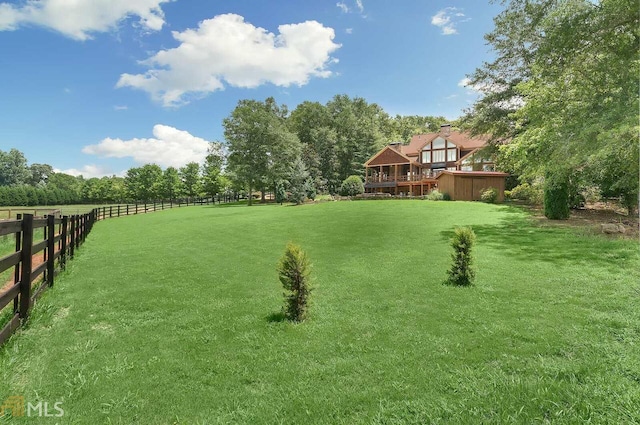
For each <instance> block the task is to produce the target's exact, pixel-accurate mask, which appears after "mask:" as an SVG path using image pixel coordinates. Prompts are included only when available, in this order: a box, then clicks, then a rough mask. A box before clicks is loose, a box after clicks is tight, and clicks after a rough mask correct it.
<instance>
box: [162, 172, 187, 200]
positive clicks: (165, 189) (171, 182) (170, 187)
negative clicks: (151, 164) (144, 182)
mask: <svg viewBox="0 0 640 425" xmlns="http://www.w3.org/2000/svg"><path fill="white" fill-rule="evenodd" d="M181 185H182V182H181V181H180V174H179V173H178V169H177V168H175V167H167V168H166V169H165V170H164V172H163V173H162V184H161V186H160V197H161V198H163V199H166V200H169V201H173V200H175V199H176V198H177V197H178V194H179V193H180V191H181V189H180V187H181Z"/></svg>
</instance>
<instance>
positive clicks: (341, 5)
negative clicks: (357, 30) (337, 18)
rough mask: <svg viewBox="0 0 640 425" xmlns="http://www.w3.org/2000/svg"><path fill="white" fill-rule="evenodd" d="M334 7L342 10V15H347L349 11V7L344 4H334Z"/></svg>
mask: <svg viewBox="0 0 640 425" xmlns="http://www.w3.org/2000/svg"><path fill="white" fill-rule="evenodd" d="M336 6H338V8H339V9H340V10H342V13H349V10H350V9H349V6H347V5H346V3H344V2H341V1H340V2H338V3H336Z"/></svg>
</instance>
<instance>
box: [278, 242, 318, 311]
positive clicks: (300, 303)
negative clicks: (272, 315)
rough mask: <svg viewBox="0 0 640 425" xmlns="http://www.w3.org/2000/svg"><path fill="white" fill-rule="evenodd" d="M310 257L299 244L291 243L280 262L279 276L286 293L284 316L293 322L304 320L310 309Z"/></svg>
mask: <svg viewBox="0 0 640 425" xmlns="http://www.w3.org/2000/svg"><path fill="white" fill-rule="evenodd" d="M309 274H310V265H309V259H308V258H307V255H306V254H305V252H304V251H302V249H300V247H299V246H298V245H295V244H293V243H289V244H288V245H287V249H286V250H285V253H284V256H283V257H282V258H281V259H280V262H279V263H278V276H279V279H280V282H281V283H282V286H283V287H284V290H285V293H284V297H285V305H284V308H283V313H284V316H285V317H286V318H287V319H288V320H291V321H293V322H302V321H304V320H305V319H306V318H307V315H308V311H309V296H310V295H311V285H310V278H309Z"/></svg>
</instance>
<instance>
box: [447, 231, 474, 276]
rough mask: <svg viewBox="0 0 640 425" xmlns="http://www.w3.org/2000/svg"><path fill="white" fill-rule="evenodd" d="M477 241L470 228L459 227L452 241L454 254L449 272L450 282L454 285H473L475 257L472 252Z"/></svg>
mask: <svg viewBox="0 0 640 425" xmlns="http://www.w3.org/2000/svg"><path fill="white" fill-rule="evenodd" d="M475 240H476V234H475V233H474V232H473V229H471V228H470V227H457V228H456V230H455V233H454V235H453V239H452V241H451V246H452V247H453V254H451V259H452V260H453V264H451V269H449V270H448V272H447V273H448V275H449V279H448V282H449V283H450V284H452V285H459V286H467V285H471V284H472V283H473V279H474V278H475V270H474V269H473V255H472V253H471V250H472V248H473V243H474V242H475Z"/></svg>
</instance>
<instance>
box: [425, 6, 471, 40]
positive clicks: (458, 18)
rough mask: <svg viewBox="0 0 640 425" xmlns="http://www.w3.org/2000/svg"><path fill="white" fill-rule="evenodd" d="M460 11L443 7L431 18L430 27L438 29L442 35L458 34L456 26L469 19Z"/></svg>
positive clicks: (455, 8)
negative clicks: (433, 26)
mask: <svg viewBox="0 0 640 425" xmlns="http://www.w3.org/2000/svg"><path fill="white" fill-rule="evenodd" d="M460 10H462V9H459V8H457V7H445V8H444V9H442V10H440V11H439V12H438V13H436V14H435V15H433V16H432V17H431V25H435V26H436V27H439V28H440V29H441V30H442V34H443V35H453V34H458V29H457V25H458V24H460V23H462V22H467V21H468V20H470V19H471V18H467V17H466V15H465V14H464V13H462V12H460Z"/></svg>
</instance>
